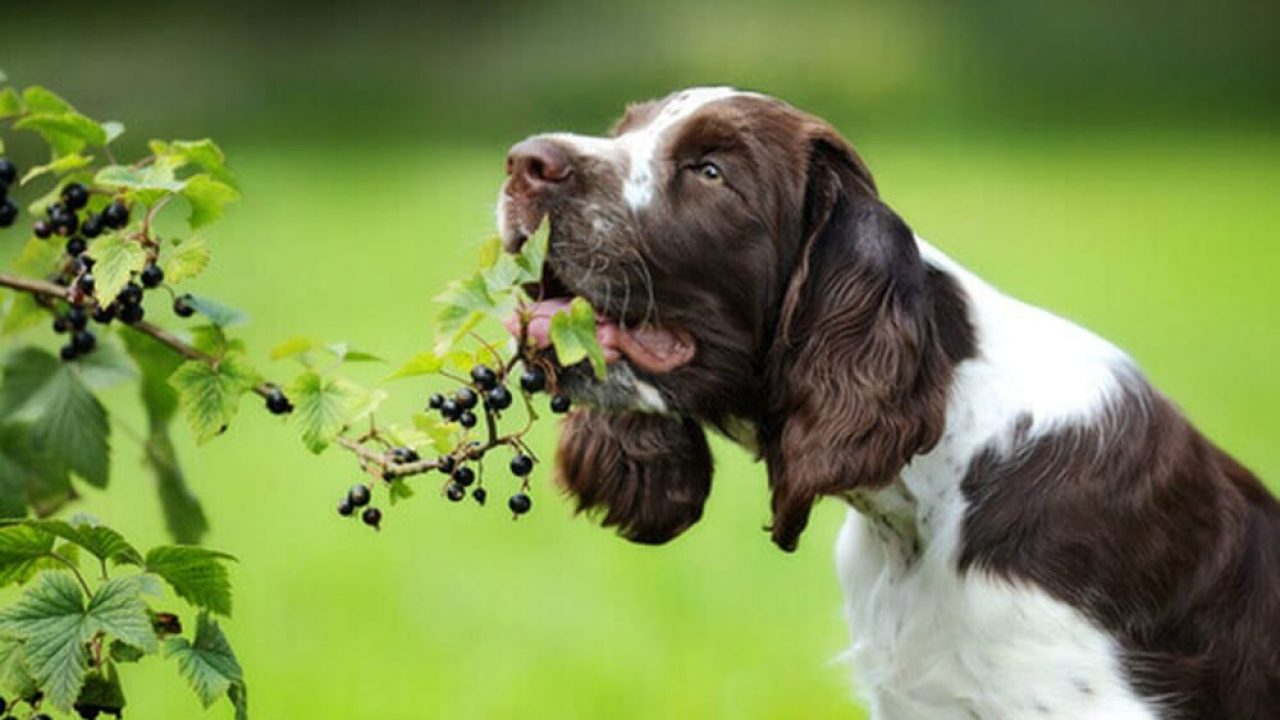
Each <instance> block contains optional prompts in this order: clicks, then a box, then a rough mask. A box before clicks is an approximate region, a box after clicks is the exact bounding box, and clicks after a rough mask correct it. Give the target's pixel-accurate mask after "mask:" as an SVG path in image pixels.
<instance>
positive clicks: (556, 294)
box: [506, 253, 697, 373]
mask: <svg viewBox="0 0 1280 720" xmlns="http://www.w3.org/2000/svg"><path fill="white" fill-rule="evenodd" d="M552 254H553V253H552ZM524 290H525V292H526V293H528V295H529V297H531V298H533V302H532V303H530V304H527V305H525V306H524V307H522V308H518V309H517V310H516V311H515V313H513V315H512V316H511V317H510V318H509V319H508V320H507V322H506V327H507V330H508V331H510V332H511V333H512V334H513V335H516V336H519V334H520V332H521V328H522V327H523V328H524V332H525V333H526V335H527V338H528V340H529V341H530V342H531V343H533V345H534V346H535V347H537V348H541V349H547V348H550V347H551V318H552V316H554V315H555V314H557V313H560V312H568V310H569V305H570V303H571V302H573V299H574V298H575V297H584V298H586V299H587V300H589V301H592V305H593V306H594V307H595V308H596V309H597V312H596V340H597V342H599V343H600V349H601V350H602V351H603V353H604V357H605V361H606V362H610V363H612V362H616V361H618V360H621V359H624V358H625V359H626V360H627V361H628V362H629V363H631V364H632V365H633V366H635V367H636V368H638V369H640V370H643V371H646V372H650V373H667V372H671V371H672V370H675V369H677V368H680V367H683V366H684V365H687V364H689V363H690V362H692V361H693V358H694V355H695V354H696V351H697V345H696V343H695V342H694V340H693V336H692V335H691V334H689V332H688V331H687V330H685V329H683V328H680V327H675V326H672V325H666V324H659V323H655V322H651V321H644V320H636V321H628V319H627V318H620V317H611V316H609V315H608V314H606V313H607V308H605V307H604V306H603V305H602V304H601V303H599V302H596V301H595V300H594V299H593V298H592V297H591V296H590V295H589V294H588V293H586V292H576V291H575V288H573V287H572V286H571V285H570V284H569V283H568V282H566V281H565V280H564V279H563V277H562V275H561V274H560V273H558V272H557V271H556V268H555V262H554V258H553V257H548V259H547V262H546V263H544V265H543V270H542V278H541V280H540V281H539V282H536V283H529V284H528V285H526V286H525V287H524Z"/></svg>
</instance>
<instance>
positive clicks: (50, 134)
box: [13, 99, 107, 157]
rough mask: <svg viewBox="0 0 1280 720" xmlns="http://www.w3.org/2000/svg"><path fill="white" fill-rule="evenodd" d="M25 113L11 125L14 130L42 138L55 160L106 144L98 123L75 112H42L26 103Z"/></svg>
mask: <svg viewBox="0 0 1280 720" xmlns="http://www.w3.org/2000/svg"><path fill="white" fill-rule="evenodd" d="M27 110H28V112H27V114H26V115H25V116H23V117H22V118H20V119H19V120H18V121H17V122H15V123H14V124H13V127H14V129H17V130H31V131H33V132H35V133H37V134H39V135H40V137H42V138H44V141H45V142H46V143H48V145H49V147H50V148H52V149H53V154H54V157H62V156H63V155H71V154H74V153H78V152H80V151H81V150H83V149H84V148H85V147H86V146H101V145H104V144H106V141H107V133H106V131H104V130H103V129H102V126H101V125H99V124H98V123H96V122H94V121H93V120H90V119H89V118H87V117H85V116H84V115H81V114H80V113H78V112H76V111H75V110H63V111H49V112H45V111H41V110H36V109H34V106H33V105H32V103H31V101H30V100H29V99H28V100H27Z"/></svg>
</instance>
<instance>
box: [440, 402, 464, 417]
mask: <svg viewBox="0 0 1280 720" xmlns="http://www.w3.org/2000/svg"><path fill="white" fill-rule="evenodd" d="M461 412H462V409H461V408H459V407H458V403H456V402H454V401H452V400H445V401H444V403H442V404H441V405H440V416H441V417H443V418H444V419H445V420H457V419H458V414H459V413H461Z"/></svg>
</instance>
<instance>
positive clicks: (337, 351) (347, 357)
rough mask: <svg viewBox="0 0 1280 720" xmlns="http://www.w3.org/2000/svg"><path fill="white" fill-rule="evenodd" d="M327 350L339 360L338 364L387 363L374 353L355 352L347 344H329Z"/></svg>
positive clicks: (326, 346)
mask: <svg viewBox="0 0 1280 720" xmlns="http://www.w3.org/2000/svg"><path fill="white" fill-rule="evenodd" d="M324 349H325V350H328V351H329V352H331V353H333V355H334V357H336V358H338V362H377V363H380V362H386V360H383V359H382V358H380V357H378V356H377V355H374V354H373V353H368V352H364V351H363V350H353V349H352V348H351V346H350V345H348V344H347V343H345V342H335V343H329V344H328V345H325V346H324Z"/></svg>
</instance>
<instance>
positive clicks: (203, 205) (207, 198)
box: [182, 174, 240, 230]
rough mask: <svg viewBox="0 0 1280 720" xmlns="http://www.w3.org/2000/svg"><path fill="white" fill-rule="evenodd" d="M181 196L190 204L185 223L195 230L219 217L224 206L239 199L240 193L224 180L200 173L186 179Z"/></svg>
mask: <svg viewBox="0 0 1280 720" xmlns="http://www.w3.org/2000/svg"><path fill="white" fill-rule="evenodd" d="M182 197H184V198H186V200H187V204H188V205H190V206H191V215H190V216H189V217H188V218H187V224H189V225H190V226H191V229H192V230H195V229H198V228H202V227H204V226H205V225H208V224H209V223H212V222H215V221H217V220H218V219H220V218H221V217H222V215H223V213H224V212H225V211H226V206H227V205H228V204H230V203H233V202H235V201H236V200H239V199H240V193H238V192H236V189H235V188H233V187H231V186H230V185H228V184H226V183H224V182H220V181H218V180H214V179H213V178H212V177H211V176H209V175H206V174H200V175H194V176H192V177H190V178H188V179H187V182H186V186H185V187H183V188H182Z"/></svg>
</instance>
